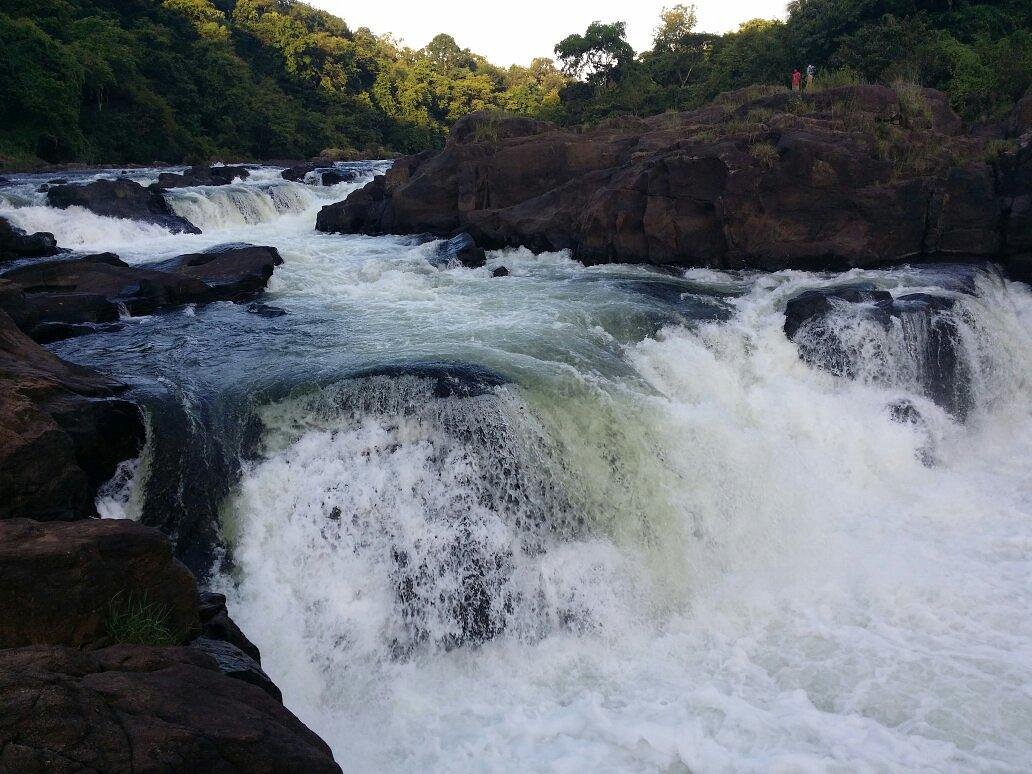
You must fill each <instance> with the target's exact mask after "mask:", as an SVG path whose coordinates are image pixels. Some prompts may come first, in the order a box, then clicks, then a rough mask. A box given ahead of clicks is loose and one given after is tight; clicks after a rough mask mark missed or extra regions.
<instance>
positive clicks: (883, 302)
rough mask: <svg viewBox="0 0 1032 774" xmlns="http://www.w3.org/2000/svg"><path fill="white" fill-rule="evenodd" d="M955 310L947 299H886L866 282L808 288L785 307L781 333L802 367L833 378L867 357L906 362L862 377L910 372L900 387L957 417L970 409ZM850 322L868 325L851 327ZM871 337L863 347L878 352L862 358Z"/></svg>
mask: <svg viewBox="0 0 1032 774" xmlns="http://www.w3.org/2000/svg"><path fill="white" fill-rule="evenodd" d="M955 307H956V299H955V298H953V297H948V296H935V295H931V294H928V293H911V294H907V295H902V296H899V297H897V298H893V296H892V295H891V294H890V293H888V292H887V291H884V290H878V289H877V288H875V287H874V286H873V285H869V284H856V285H851V286H846V287H839V288H830V289H821V290H809V291H806V292H804V293H801V294H800V295H798V296H796V297H795V298H793V299H791V300H789V302H788V303H787V305H786V309H785V323H784V330H785V334H786V335H787V336H788V337H789V338H790V339H792V340H793V341H795V342H796V344H797V346H798V347H799V354H800V356H801V357H802V358H803V359H804V360H805V361H806V362H808V363H810V364H811V365H816V366H818V367H820V368H824V369H825V370H828V371H830V372H831V373H833V374H836V375H837V376H845V377H848V378H857V377H859V376H861V373H860V371H859V369H860V367H861V366H862V365H864V363H863V362H862V361H863V360H864V359H865V358H868V357H882V358H903V359H906V360H907V362H906V363H902V362H900V363H892V364H888V365H889V367H887V368H883V369H876V373H875V374H874V375H873V376H872V375H870V374H869V375H868V376H869V377H870V378H875V379H877V378H880V377H879V376H878V374H882V375H884V373H911V372H912V376H913V380H914V383H913V384H912V385H905V386H911V387H913V388H914V389H917V390H919V391H920V392H921V393H922V394H924V395H925V396H926V397H928V398H930V399H931V400H933V401H934V402H935V403H937V404H938V405H940V406H942V407H943V408H944V409H945V410H946V411H948V412H949V413H951V414H953V415H954V416H956V417H960V418H963V417H965V416H966V415H967V413H968V412H969V411H970V409H971V407H972V405H973V404H972V396H971V383H970V373H969V371H968V366H967V364H966V361H965V359H964V356H963V354H962V352H961V351H960V349H961V348H962V346H963V342H962V339H961V336H960V332H959V330H958V327H957V325H958V322H957V317H956V315H955ZM857 323H864V324H868V325H871V326H873V328H869V329H867V330H866V331H865V330H863V329H857ZM878 331H880V332H881V333H880V334H879V333H878ZM872 336H879V337H880V341H879V342H876V344H877V346H874V347H872V348H871V349H870V352H871V353H878V354H876V355H875V354H867V355H865V354H864V352H865V349H866V348H865V346H864V345H865V342H868V341H870V340H871V337H872ZM867 365H868V366H870V364H869V363H868V364H867Z"/></svg>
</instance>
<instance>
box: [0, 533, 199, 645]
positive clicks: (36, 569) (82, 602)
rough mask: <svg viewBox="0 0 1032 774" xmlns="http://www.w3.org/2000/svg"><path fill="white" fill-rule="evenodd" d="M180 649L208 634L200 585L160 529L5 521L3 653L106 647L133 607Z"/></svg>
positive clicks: (0, 559)
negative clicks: (111, 628) (148, 613)
mask: <svg viewBox="0 0 1032 774" xmlns="http://www.w3.org/2000/svg"><path fill="white" fill-rule="evenodd" d="M141 601H143V602H145V603H146V604H149V605H152V606H153V610H154V611H155V612H156V613H158V614H160V615H162V617H163V619H164V625H165V627H166V628H167V630H168V632H169V633H170V634H171V637H172V640H173V641H174V642H184V641H185V640H186V639H188V638H189V637H190V636H192V635H196V634H198V633H199V632H200V619H199V617H198V596H197V583H196V581H195V580H194V577H193V575H192V574H191V573H190V571H189V570H187V569H186V567H184V566H183V565H182V564H180V562H179V561H178V560H176V559H175V558H173V556H172V545H171V543H169V541H168V539H167V538H165V536H164V535H162V534H161V533H160V532H158V531H157V530H156V529H152V528H150V527H145V526H143V525H142V524H137V523H136V522H134V521H130V520H127V519H93V520H89V521H80V522H36V521H29V520H28V519H8V520H5V521H0V610H2V611H3V615H2V616H0V648H12V647H18V646H22V645H36V644H51V645H70V646H73V647H84V646H89V645H94V644H98V643H103V642H104V641H105V638H106V637H107V636H108V633H107V630H106V626H107V620H108V618H109V617H110V616H111V615H112V614H113V613H117V612H120V611H123V610H124V609H125V608H126V606H127V605H130V604H132V603H133V602H137V603H139V602H141Z"/></svg>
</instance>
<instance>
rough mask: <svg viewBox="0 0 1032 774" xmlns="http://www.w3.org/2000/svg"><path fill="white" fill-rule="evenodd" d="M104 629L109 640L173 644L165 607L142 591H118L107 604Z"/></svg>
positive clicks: (115, 641)
mask: <svg viewBox="0 0 1032 774" xmlns="http://www.w3.org/2000/svg"><path fill="white" fill-rule="evenodd" d="M104 628H105V633H106V634H107V637H108V639H109V640H110V641H111V642H112V643H124V644H127V645H177V644H178V643H177V642H176V640H175V637H173V635H172V631H171V630H170V629H169V625H168V610H167V609H166V608H165V607H164V606H163V605H159V604H157V603H155V602H151V601H148V599H147V595H146V594H140V595H134V594H125V595H123V594H119V595H117V596H116V597H115V598H114V599H113V600H111V604H110V605H109V606H108V613H107V617H106V618H105V619H104Z"/></svg>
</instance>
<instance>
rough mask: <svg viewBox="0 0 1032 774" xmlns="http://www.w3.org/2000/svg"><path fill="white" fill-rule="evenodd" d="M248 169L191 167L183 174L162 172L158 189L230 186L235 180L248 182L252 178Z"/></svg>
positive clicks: (159, 176)
mask: <svg viewBox="0 0 1032 774" xmlns="http://www.w3.org/2000/svg"><path fill="white" fill-rule="evenodd" d="M250 174H251V173H250V172H248V171H247V168H246V167H190V168H189V169H188V170H186V171H185V172H183V173H182V174H176V173H175V172H162V173H161V174H160V175H158V182H157V183H156V184H155V185H156V186H157V187H158V188H185V187H188V186H197V185H229V184H230V183H232V182H233V181H234V180H237V179H240V180H246V179H247V178H248V177H249V176H250Z"/></svg>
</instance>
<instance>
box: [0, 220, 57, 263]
mask: <svg viewBox="0 0 1032 774" xmlns="http://www.w3.org/2000/svg"><path fill="white" fill-rule="evenodd" d="M59 252H60V250H59V249H58V247H57V240H56V239H54V235H53V234H51V233H49V232H47V231H38V232H36V233H35V234H26V233H25V231H23V230H22V229H20V228H18V227H17V226H12V225H11V224H10V223H9V222H8V221H7V220H6V219H4V218H0V263H3V262H4V261H13V260H16V259H18V258H31V257H35V256H41V255H42V256H46V255H56V254H57V253H59Z"/></svg>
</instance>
